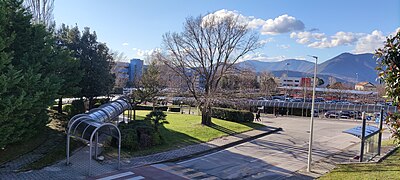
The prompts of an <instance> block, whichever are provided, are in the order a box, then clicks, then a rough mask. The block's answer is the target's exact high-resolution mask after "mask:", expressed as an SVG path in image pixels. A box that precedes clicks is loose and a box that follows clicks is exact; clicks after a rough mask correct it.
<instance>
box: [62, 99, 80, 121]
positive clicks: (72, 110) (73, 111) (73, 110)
mask: <svg viewBox="0 0 400 180" xmlns="http://www.w3.org/2000/svg"><path fill="white" fill-rule="evenodd" d="M63 111H64V112H66V113H68V116H69V117H72V116H75V115H77V114H81V113H85V104H84V102H83V100H74V101H72V103H71V107H68V105H66V106H64V107H63Z"/></svg>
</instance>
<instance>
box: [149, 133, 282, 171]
mask: <svg viewBox="0 0 400 180" xmlns="http://www.w3.org/2000/svg"><path fill="white" fill-rule="evenodd" d="M282 130H283V129H282V128H280V127H279V128H275V129H273V130H271V131H268V132H264V133H261V134H258V135H255V136H251V137H248V138H244V139H241V140H238V141H235V142H231V143H228V144H225V145H222V146H217V147H214V148H211V149H208V150H205V151H201V152H197V153H193V154H190V155H186V156H182V157H178V158H173V159H169V160H163V161H159V162H155V163H150V164H148V165H152V164H158V163H166V162H176V161H181V160H185V159H189V158H192V157H195V156H199V155H202V154H207V153H210V152H213V151H219V150H222V149H226V148H229V147H233V146H236V145H238V144H242V143H244V142H248V141H251V140H254V139H258V138H260V137H263V136H266V135H269V134H272V133H276V132H278V131H282Z"/></svg>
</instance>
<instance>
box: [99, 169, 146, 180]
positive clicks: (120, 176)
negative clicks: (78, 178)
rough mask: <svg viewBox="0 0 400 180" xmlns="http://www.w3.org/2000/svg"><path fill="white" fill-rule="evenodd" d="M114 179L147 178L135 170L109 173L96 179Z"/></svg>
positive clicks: (133, 179)
mask: <svg viewBox="0 0 400 180" xmlns="http://www.w3.org/2000/svg"><path fill="white" fill-rule="evenodd" d="M113 179H119V180H120V179H121V180H141V179H145V178H144V177H143V176H137V175H135V173H134V172H131V171H128V172H122V173H118V174H113V175H109V176H106V177H101V178H97V179H96V180H113Z"/></svg>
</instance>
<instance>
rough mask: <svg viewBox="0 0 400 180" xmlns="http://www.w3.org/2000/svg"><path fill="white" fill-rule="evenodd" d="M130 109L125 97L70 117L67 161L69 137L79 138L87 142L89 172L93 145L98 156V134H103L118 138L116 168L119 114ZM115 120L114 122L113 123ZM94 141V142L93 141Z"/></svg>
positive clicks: (68, 157)
mask: <svg viewBox="0 0 400 180" xmlns="http://www.w3.org/2000/svg"><path fill="white" fill-rule="evenodd" d="M129 109H132V107H131V104H130V103H129V100H128V99H127V98H125V97H121V98H118V99H117V100H115V101H112V102H109V103H107V104H103V105H102V106H100V107H98V108H94V109H91V110H90V111H89V112H87V113H84V114H78V115H75V116H74V117H72V118H71V119H70V120H69V122H68V125H67V149H66V152H67V161H66V164H67V165H68V164H69V161H70V152H69V149H70V138H71V137H72V138H76V139H79V140H81V141H83V142H85V143H88V144H89V170H88V174H89V176H90V174H91V161H92V155H93V154H92V150H93V145H94V155H95V156H94V157H95V158H97V157H98V156H97V155H98V144H99V135H102V134H105V135H108V136H111V137H113V138H117V139H118V169H119V168H120V160H121V132H120V130H119V129H118V126H117V125H118V123H119V119H118V118H119V115H120V114H123V113H124V111H125V110H129ZM113 122H115V123H113ZM93 141H95V142H93Z"/></svg>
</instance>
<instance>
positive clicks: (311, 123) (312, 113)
mask: <svg viewBox="0 0 400 180" xmlns="http://www.w3.org/2000/svg"><path fill="white" fill-rule="evenodd" d="M308 56H310V55H308ZM310 57H312V58H314V59H315V66H314V83H313V94H312V101H311V122H310V142H309V143H308V145H309V146H308V161H307V172H310V171H311V161H312V157H311V154H312V143H313V135H314V103H315V84H316V83H317V80H316V79H317V64H318V57H317V56H310Z"/></svg>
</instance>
